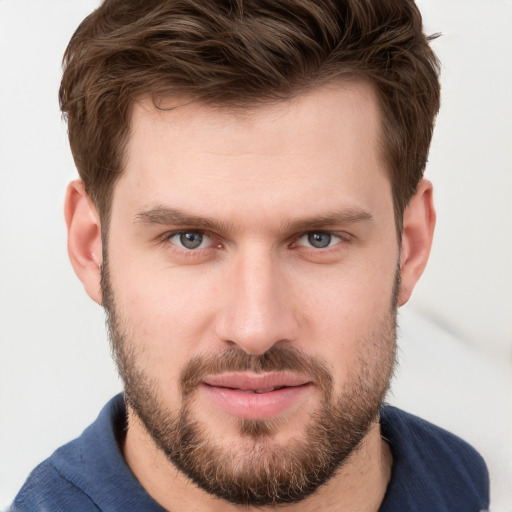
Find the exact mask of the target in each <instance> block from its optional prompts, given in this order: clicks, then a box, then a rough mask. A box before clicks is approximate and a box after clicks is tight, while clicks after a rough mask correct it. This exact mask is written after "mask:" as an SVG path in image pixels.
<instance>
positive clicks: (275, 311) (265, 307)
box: [216, 250, 298, 355]
mask: <svg viewBox="0 0 512 512" xmlns="http://www.w3.org/2000/svg"><path fill="white" fill-rule="evenodd" d="M248 252H249V253H250V254H247V253H248ZM278 260H279V258H278V257H277V256H272V255H270V254H266V253H265V251H259V253H258V251H254V250H253V251H246V253H245V254H240V255H239V256H237V257H236V258H235V261H234V262H233V261H232V262H231V263H230V267H231V268H230V271H229V277H228V278H227V279H225V280H224V282H223V288H224V293H223V295H224V294H225V295H224V296H225V297H226V300H225V301H222V305H221V309H220V311H219V314H218V317H217V322H216V334H217V336H218V338H219V339H220V340H221V341H222V342H224V343H227V344H230V345H232V344H235V345H237V346H238V347H240V348H241V349H242V350H244V351H245V352H247V353H248V354H252V355H261V354H263V353H265V352H266V351H267V350H269V349H270V348H271V347H272V346H273V345H275V344H276V343H283V342H289V341H292V340H294V339H295V338H296V337H297V333H298V325H297V318H296V315H295V312H294V304H293V299H292V296H291V295H292V294H291V293H290V291H291V290H290V287H289V286H288V283H287V281H288V278H287V275H286V270H285V269H284V268H283V263H282V262H279V261H278Z"/></svg>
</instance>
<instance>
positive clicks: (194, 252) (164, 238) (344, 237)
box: [159, 229, 353, 257]
mask: <svg viewBox="0 0 512 512" xmlns="http://www.w3.org/2000/svg"><path fill="white" fill-rule="evenodd" d="M184 234H201V235H204V236H206V237H208V238H210V239H211V240H212V241H213V242H214V243H213V244H212V243H210V245H208V246H207V247H202V248H197V249H187V248H185V247H180V246H178V245H177V244H175V243H173V242H171V240H172V238H174V237H175V236H177V235H184ZM311 234H327V235H330V236H332V237H336V238H338V239H339V241H338V242H336V243H335V244H333V245H330V246H328V247H325V248H316V247H312V246H306V245H299V244H298V241H299V240H300V239H301V238H303V237H306V236H308V235H311ZM216 238H218V237H216V236H215V235H214V234H212V233H209V232H208V231H205V230H200V229H189V230H185V229H181V230H177V231H171V232H167V233H164V234H163V235H161V236H160V237H159V243H161V244H162V245H165V246H167V247H171V248H172V250H173V251H176V252H179V253H180V255H184V256H186V257H194V256H201V255H204V252H203V251H206V250H210V249H221V248H222V244H221V243H218V244H215V239H216ZM352 238H353V237H352V236H351V235H349V234H348V233H344V232H341V233H340V232H335V231H329V230H318V231H314V230H311V231H305V232H303V233H300V234H298V235H296V236H294V237H293V241H292V242H291V243H290V244H289V245H288V247H289V248H291V249H293V248H297V247H300V248H301V250H303V251H308V252H311V253H312V254H315V255H320V254H326V253H330V252H332V251H333V250H336V248H337V246H338V245H340V244H341V245H345V244H347V243H349V242H350V241H351V239H352ZM338 249H339V248H338Z"/></svg>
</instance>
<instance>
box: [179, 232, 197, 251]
mask: <svg viewBox="0 0 512 512" xmlns="http://www.w3.org/2000/svg"><path fill="white" fill-rule="evenodd" d="M180 243H181V245H183V247H186V248H187V249H197V248H198V247H199V246H200V245H201V244H202V243H203V235H202V233H180Z"/></svg>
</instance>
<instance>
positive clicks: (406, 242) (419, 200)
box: [398, 180, 436, 306]
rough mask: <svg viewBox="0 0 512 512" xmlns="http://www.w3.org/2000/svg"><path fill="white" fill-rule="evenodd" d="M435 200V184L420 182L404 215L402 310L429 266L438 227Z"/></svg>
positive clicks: (401, 277) (400, 298) (401, 284)
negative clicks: (433, 185) (429, 257)
mask: <svg viewBox="0 0 512 512" xmlns="http://www.w3.org/2000/svg"><path fill="white" fill-rule="evenodd" d="M432 196H433V193H432V183H430V181H427V180H423V181H421V182H420V183H419V185H418V188H417V189H416V193H415V194H414V196H413V197H412V199H411V201H410V203H409V205H408V206H407V208H406V209H405V211H404V227H403V233H402V249H401V252H400V293H399V295H398V305H399V306H403V305H404V304H405V303H406V302H407V301H408V300H409V298H410V296H411V293H412V291H413V289H414V286H415V285H416V283H417V282H418V279H419V278H420V277H421V274H423V270H424V269H425V265H426V264H427V260H428V255H429V254H430V248H431V247H432V238H433V236H434V227H435V224H436V212H435V209H434V201H433V197H432Z"/></svg>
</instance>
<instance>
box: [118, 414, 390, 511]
mask: <svg viewBox="0 0 512 512" xmlns="http://www.w3.org/2000/svg"><path fill="white" fill-rule="evenodd" d="M123 454H124V457H125V459H126V462H127V464H128V466H129V467H130V469H131V470H132V471H133V473H134V474H135V476H136V477H137V479H138V480H139V482H140V483H141V485H142V486H143V487H144V489H145V490H146V492H147V493H148V494H149V495H150V496H151V497H152V498H153V499H154V500H155V501H157V502H158V503H159V504H160V505H161V506H162V507H163V508H165V509H167V510H187V511H189V512H217V511H219V512H220V511H222V512H237V511H244V512H249V511H250V512H253V511H254V512H256V510H258V511H262V510H263V511H270V510H275V507H259V508H253V507H246V506H237V505H233V504H231V503H227V502H225V501H223V500H219V499H218V498H216V497H214V496H212V495H210V494H208V493H206V492H204V491H203V490H202V489H200V488H198V487H197V486H196V485H195V484H194V483H193V482H191V481H190V480H189V479H188V478H187V477H186V476H185V475H184V474H183V473H181V472H180V471H179V470H177V469H176V468H175V467H174V465H173V464H172V463H171V462H169V461H168V459H167V458H166V456H165V455H164V454H163V453H162V451H161V450H160V449H159V448H158V447H157V446H156V445H155V443H154V442H153V440H152V438H151V437H150V436H149V435H148V433H147V432H146V430H145V428H144V427H143V425H142V424H141V423H140V421H139V420H138V418H137V417H136V416H135V415H134V414H133V413H132V411H130V410H129V411H128V431H127V434H126V438H125V441H124V444H123ZM392 462H393V461H392V456H391V450H390V449H389V446H388V445H387V444H386V443H385V442H384V441H383V440H382V438H381V436H380V425H379V424H378V423H374V424H373V425H372V427H371V429H370V430H369V432H368V433H367V435H366V436H365V438H364V439H363V441H362V442H361V445H360V446H359V448H358V449H357V450H355V452H354V453H353V454H352V455H351V456H350V458H349V459H348V460H347V461H346V463H345V464H344V465H343V467H342V468H341V469H339V470H338V471H337V472H336V473H335V475H334V476H333V477H332V478H331V479H330V480H329V481H328V482H327V483H326V484H324V485H322V486H321V487H320V488H319V489H318V490H317V492H315V493H314V494H313V495H311V496H309V497H308V498H306V499H304V500H303V501H301V502H298V503H294V504H290V505H287V507H286V508H287V510H289V512H306V511H313V510H322V512H339V511H341V510H343V511H344V512H350V511H354V512H355V511H357V512H376V511H378V509H379V507H380V504H381V503H382V500H383V499H384V494H385V492H386V488H387V485H388V483H389V481H390V478H391V466H392Z"/></svg>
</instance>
